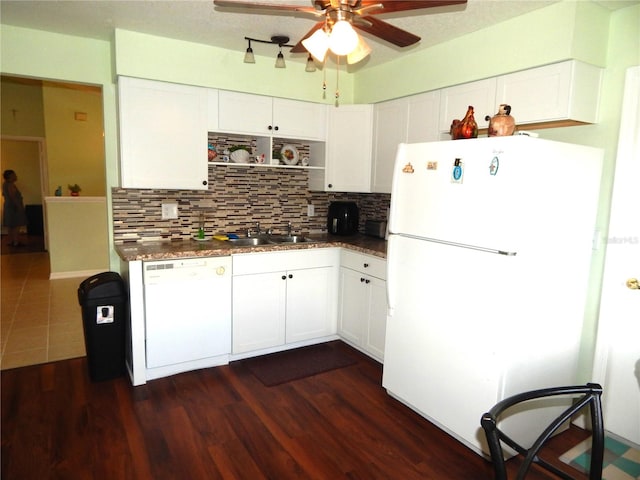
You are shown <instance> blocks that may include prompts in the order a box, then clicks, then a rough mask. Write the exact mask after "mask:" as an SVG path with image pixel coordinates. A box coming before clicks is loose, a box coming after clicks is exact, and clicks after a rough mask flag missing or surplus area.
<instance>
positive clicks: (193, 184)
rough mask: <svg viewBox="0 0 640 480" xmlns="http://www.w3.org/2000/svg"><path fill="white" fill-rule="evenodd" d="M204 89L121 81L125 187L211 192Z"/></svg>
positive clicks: (123, 177)
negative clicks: (208, 181) (208, 187)
mask: <svg viewBox="0 0 640 480" xmlns="http://www.w3.org/2000/svg"><path fill="white" fill-rule="evenodd" d="M207 96H208V91H207V89H206V88H201V87H193V86H188V85H178V84H173V83H165V82H156V81H152V80H142V79H137V78H129V77H119V78H118V106H119V121H120V172H121V186H122V187H123V188H166V189H185V190H206V189H207V178H208V177H207V122H208V121H207V107H208V98H207Z"/></svg>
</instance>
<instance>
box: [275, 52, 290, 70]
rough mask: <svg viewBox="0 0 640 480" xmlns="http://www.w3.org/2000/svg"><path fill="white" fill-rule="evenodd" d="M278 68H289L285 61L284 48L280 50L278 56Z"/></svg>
mask: <svg viewBox="0 0 640 480" xmlns="http://www.w3.org/2000/svg"><path fill="white" fill-rule="evenodd" d="M276 68H287V65H286V64H285V63H284V55H282V48H280V51H279V52H278V56H277V57H276Z"/></svg>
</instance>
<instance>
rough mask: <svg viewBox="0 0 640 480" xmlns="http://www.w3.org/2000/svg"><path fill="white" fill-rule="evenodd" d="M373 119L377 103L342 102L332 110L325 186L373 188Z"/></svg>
mask: <svg viewBox="0 0 640 480" xmlns="http://www.w3.org/2000/svg"><path fill="white" fill-rule="evenodd" d="M372 123H373V105H340V106H339V107H332V108H331V109H330V110H329V128H328V136H327V163H326V167H325V168H326V169H325V188H324V190H326V191H331V192H363V193H367V192H370V191H371V148H372Z"/></svg>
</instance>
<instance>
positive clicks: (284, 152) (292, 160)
mask: <svg viewBox="0 0 640 480" xmlns="http://www.w3.org/2000/svg"><path fill="white" fill-rule="evenodd" d="M280 158H281V159H282V161H283V162H284V163H286V164H287V165H297V163H298V159H299V158H300V155H299V154H298V149H297V148H296V147H294V146H293V145H284V146H283V147H282V149H281V150H280Z"/></svg>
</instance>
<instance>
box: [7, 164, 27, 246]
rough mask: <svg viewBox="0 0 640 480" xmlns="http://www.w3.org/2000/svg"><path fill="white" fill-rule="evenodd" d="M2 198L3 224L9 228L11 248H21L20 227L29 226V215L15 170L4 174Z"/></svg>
mask: <svg viewBox="0 0 640 480" xmlns="http://www.w3.org/2000/svg"><path fill="white" fill-rule="evenodd" d="M2 177H3V178H4V182H3V183H2V196H3V197H4V211H3V213H2V224H3V225H4V226H5V227H7V229H8V233H9V246H11V247H21V246H23V244H21V243H20V241H19V235H20V227H22V226H24V225H26V224H27V215H26V213H25V209H24V204H23V202H22V194H21V193H20V190H18V187H16V181H17V180H18V176H17V175H16V172H14V171H13V170H5V171H4V173H3V174H2Z"/></svg>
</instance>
